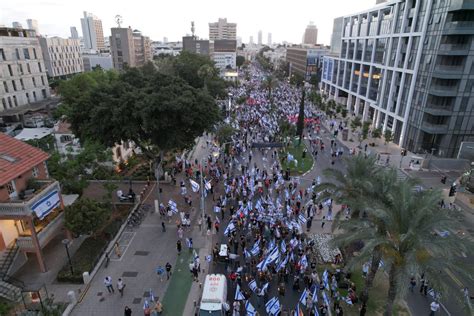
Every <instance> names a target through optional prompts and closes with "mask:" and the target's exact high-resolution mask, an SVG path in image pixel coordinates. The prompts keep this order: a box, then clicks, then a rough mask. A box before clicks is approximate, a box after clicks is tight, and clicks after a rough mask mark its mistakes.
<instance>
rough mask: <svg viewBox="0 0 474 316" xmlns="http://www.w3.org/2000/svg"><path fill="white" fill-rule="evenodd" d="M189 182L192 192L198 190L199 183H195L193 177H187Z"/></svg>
mask: <svg viewBox="0 0 474 316" xmlns="http://www.w3.org/2000/svg"><path fill="white" fill-rule="evenodd" d="M189 182H190V183H191V189H192V190H193V192H194V193H196V192H198V191H199V189H200V186H199V183H197V182H196V181H194V180H193V179H189Z"/></svg>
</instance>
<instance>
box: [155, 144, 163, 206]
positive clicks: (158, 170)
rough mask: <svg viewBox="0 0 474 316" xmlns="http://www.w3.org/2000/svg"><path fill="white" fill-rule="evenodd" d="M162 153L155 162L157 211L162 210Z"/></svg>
mask: <svg viewBox="0 0 474 316" xmlns="http://www.w3.org/2000/svg"><path fill="white" fill-rule="evenodd" d="M161 161H162V157H161V153H160V158H158V159H157V160H156V162H155V178H156V200H155V213H159V212H160V200H161V199H160V177H161Z"/></svg>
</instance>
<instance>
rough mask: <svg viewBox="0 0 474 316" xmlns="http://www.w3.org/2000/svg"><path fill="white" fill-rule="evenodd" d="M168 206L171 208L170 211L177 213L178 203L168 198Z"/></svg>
mask: <svg viewBox="0 0 474 316" xmlns="http://www.w3.org/2000/svg"><path fill="white" fill-rule="evenodd" d="M168 206H169V207H170V208H171V211H172V212H173V213H178V205H177V204H176V202H175V201H173V200H169V201H168Z"/></svg>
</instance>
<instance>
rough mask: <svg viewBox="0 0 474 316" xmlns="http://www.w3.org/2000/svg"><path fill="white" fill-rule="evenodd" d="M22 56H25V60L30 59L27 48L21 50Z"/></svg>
mask: <svg viewBox="0 0 474 316" xmlns="http://www.w3.org/2000/svg"><path fill="white" fill-rule="evenodd" d="M23 56H25V59H30V51H29V49H28V48H23Z"/></svg>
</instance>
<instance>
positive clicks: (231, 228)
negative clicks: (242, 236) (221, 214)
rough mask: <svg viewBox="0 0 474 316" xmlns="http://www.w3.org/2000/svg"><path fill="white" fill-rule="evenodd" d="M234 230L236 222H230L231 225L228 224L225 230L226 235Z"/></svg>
mask: <svg viewBox="0 0 474 316" xmlns="http://www.w3.org/2000/svg"><path fill="white" fill-rule="evenodd" d="M234 230H235V224H234V222H230V223H229V225H227V228H226V229H225V231H224V235H226V236H228V235H229V234H230V233H232V232H233V231H234Z"/></svg>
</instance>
